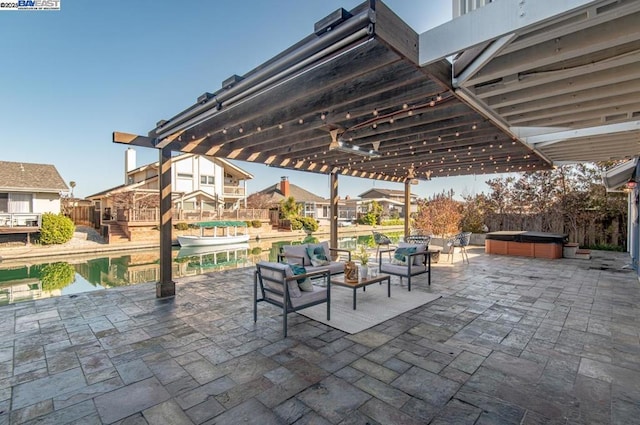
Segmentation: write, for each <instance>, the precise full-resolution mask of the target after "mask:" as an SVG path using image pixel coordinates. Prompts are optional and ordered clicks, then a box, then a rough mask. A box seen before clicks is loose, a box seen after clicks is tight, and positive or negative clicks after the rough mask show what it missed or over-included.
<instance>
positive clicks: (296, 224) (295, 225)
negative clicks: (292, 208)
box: [289, 217, 302, 230]
mask: <svg viewBox="0 0 640 425" xmlns="http://www.w3.org/2000/svg"><path fill="white" fill-rule="evenodd" d="M300 218H301V217H297V218H296V217H291V218H290V219H289V223H291V230H302V221H300V220H299V219H300Z"/></svg>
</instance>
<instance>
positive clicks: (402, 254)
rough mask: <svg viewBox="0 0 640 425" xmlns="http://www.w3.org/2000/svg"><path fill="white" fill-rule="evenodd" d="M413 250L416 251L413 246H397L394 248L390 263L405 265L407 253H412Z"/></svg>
mask: <svg viewBox="0 0 640 425" xmlns="http://www.w3.org/2000/svg"><path fill="white" fill-rule="evenodd" d="M415 252H416V248H415V247H405V248H398V249H396V250H395V252H394V254H393V258H392V259H391V264H394V265H398V266H406V265H407V259H408V258H409V257H408V255H409V254H413V253H415Z"/></svg>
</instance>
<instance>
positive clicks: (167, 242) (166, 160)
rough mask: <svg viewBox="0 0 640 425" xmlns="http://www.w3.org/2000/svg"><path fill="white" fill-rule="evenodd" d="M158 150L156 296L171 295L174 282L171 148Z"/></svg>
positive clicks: (173, 291) (174, 287) (172, 294)
mask: <svg viewBox="0 0 640 425" xmlns="http://www.w3.org/2000/svg"><path fill="white" fill-rule="evenodd" d="M159 152H160V171H159V172H160V176H159V177H160V280H159V281H158V282H157V283H156V298H164V297H172V296H174V295H175V294H176V284H175V282H173V280H172V276H171V230H172V228H173V223H172V220H171V149H169V148H162V149H159Z"/></svg>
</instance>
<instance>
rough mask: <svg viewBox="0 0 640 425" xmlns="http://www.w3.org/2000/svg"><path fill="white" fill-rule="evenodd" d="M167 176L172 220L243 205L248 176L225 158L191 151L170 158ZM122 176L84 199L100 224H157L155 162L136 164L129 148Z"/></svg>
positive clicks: (205, 216)
mask: <svg viewBox="0 0 640 425" xmlns="http://www.w3.org/2000/svg"><path fill="white" fill-rule="evenodd" d="M171 174H172V176H171V179H172V189H171V191H172V201H173V211H174V216H173V219H174V220H184V221H197V220H202V219H215V218H220V217H221V216H222V213H223V212H224V211H225V210H227V211H228V210H235V209H239V208H244V207H246V194H247V181H248V180H250V179H252V178H253V176H252V175H251V174H250V173H248V172H246V171H244V170H242V169H241V168H239V167H237V166H235V165H234V164H232V163H231V162H229V161H227V160H225V159H222V158H214V157H209V156H203V155H194V154H181V155H177V156H174V157H173V158H171ZM124 178H125V181H124V184H122V185H119V186H116V187H113V188H111V189H107V190H105V191H102V192H99V193H96V194H93V195H91V196H88V197H87V198H88V199H90V200H92V201H93V203H94V205H95V208H96V210H97V211H99V212H100V217H101V222H102V223H104V222H113V221H117V222H119V223H122V222H126V223H128V226H131V224H132V223H136V222H137V223H138V224H143V223H144V224H153V225H157V223H158V220H159V217H158V208H157V205H158V201H159V196H158V190H159V163H158V162H154V163H152V164H147V165H143V166H140V167H137V166H136V153H135V150H134V149H132V148H129V149H127V151H126V152H125V174H124ZM125 233H129V232H126V231H125ZM129 237H131V235H130V234H129Z"/></svg>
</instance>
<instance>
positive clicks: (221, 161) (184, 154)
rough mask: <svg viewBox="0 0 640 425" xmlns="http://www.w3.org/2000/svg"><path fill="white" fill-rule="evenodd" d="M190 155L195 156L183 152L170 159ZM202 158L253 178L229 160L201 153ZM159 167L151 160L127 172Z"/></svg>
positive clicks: (173, 159)
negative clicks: (149, 162)
mask: <svg viewBox="0 0 640 425" xmlns="http://www.w3.org/2000/svg"><path fill="white" fill-rule="evenodd" d="M192 156H196V155H195V154H189V153H183V154H180V155H176V156H174V157H172V158H171V161H172V162H173V161H178V160H181V159H185V158H188V157H192ZM202 156H203V157H204V158H207V159H208V160H210V161H212V162H216V161H217V162H219V163H220V164H222V166H223V168H224V169H225V171H227V172H230V173H231V174H235V175H238V177H240V178H242V179H247V180H249V179H252V178H253V174H251V173H248V172H246V171H244V170H243V169H242V168H240V167H238V166H237V165H235V164H232V163H231V162H229V161H227V160H226V159H224V158H217V157H213V156H208V155H202ZM158 167H159V162H158V161H156V162H152V163H151V164H145V165H141V166H139V167H137V168H135V169H133V170H131V171H129V174H131V173H136V172H140V171H143V170H145V169H147V168H153V169H157V168H158Z"/></svg>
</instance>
